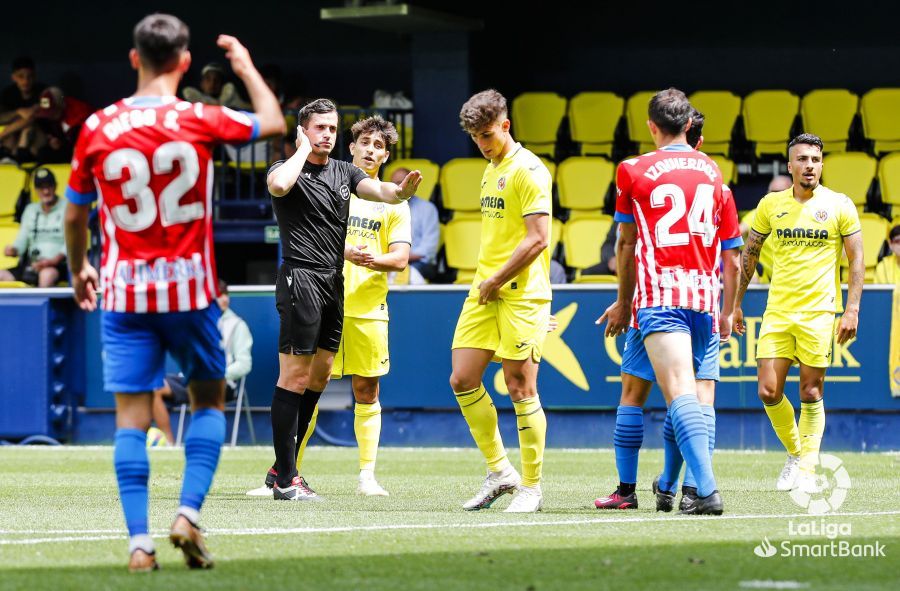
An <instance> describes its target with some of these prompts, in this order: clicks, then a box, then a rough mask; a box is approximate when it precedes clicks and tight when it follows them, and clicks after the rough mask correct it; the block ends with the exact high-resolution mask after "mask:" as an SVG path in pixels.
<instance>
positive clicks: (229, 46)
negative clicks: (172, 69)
mask: <svg viewBox="0 0 900 591" xmlns="http://www.w3.org/2000/svg"><path fill="white" fill-rule="evenodd" d="M216 44H217V45H218V46H219V47H221V48H222V49H224V50H225V57H226V58H228V60H229V61H230V62H231V69H232V70H234V73H235V75H236V76H237V77H238V78H240V79H241V82H243V83H244V86H246V87H247V94H249V95H250V102H251V103H252V104H253V111H254V112H255V114H256V118H257V119H258V120H259V135H260V137H267V136H270V135H284V133H285V131H286V127H285V124H284V115H282V113H281V106H280V105H279V104H278V99H277V98H276V97H275V94H274V93H273V92H272V91H271V89H269V87H268V86H266V83H265V81H264V80H263V77H262V75H261V74H260V73H259V70H257V69H256V66H254V65H253V60H251V59H250V52H249V51H247V48H246V47H244V46H243V45H241V42H240V41H238V40H237V38H235V37H232V36H231V35H219V38H218V39H217V40H216Z"/></svg>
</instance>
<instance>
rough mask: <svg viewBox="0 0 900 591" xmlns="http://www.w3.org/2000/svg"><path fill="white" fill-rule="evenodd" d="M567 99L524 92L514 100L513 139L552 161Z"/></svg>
mask: <svg viewBox="0 0 900 591" xmlns="http://www.w3.org/2000/svg"><path fill="white" fill-rule="evenodd" d="M565 115H566V99H564V98H563V97H561V96H559V95H558V94H556V93H555V92H525V93H522V94H520V95H519V96H517V97H516V98H514V99H513V102H512V124H513V130H512V131H513V136H514V137H515V138H516V139H517V140H519V141H520V142H522V143H523V144H524V145H525V147H527V148H528V149H529V150H531V151H532V152H534V153H535V154H541V155H544V156H549V157H550V158H555V156H556V135H557V133H559V126H560V124H561V123H562V120H563V117H564V116H565Z"/></svg>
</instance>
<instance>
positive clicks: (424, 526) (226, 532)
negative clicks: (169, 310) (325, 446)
mask: <svg viewBox="0 0 900 591" xmlns="http://www.w3.org/2000/svg"><path fill="white" fill-rule="evenodd" d="M881 515H900V511H870V512H858V513H831V514H829V515H827V517H876V516H881ZM803 517H811V516H810V515H809V514H808V513H793V514H788V515H774V514H773V515H722V516H718V517H713V516H709V517H698V516H696V515H675V516H668V517H635V518H624V519H622V518H614V517H600V518H594V519H566V520H558V521H525V522H504V521H494V522H487V523H442V524H436V523H409V524H397V525H347V526H339V527H294V528H237V529H226V528H223V529H209V530H207V534H208V535H209V536H272V535H288V534H333V533H349V532H371V531H398V530H407V531H409V530H438V529H488V528H497V527H556V526H572V525H597V524H603V523H616V524H619V523H657V522H663V521H669V522H672V521H674V522H683V521H696V520H698V519H705V520H710V521H738V520H740V521H755V520H759V519H798V518H803ZM813 517H814V516H813ZM32 531H33V532H34V533H43V534H47V533H50V532H47V531H44V532H38V531H34V530H29V531H28V532H26V531H19V532H14V531H10V530H4V531H3V532H2V533H6V534H19V535H27V533H29V532H32ZM61 531H66V532H68V531H71V530H61ZM83 531H85V532H88V531H91V532H93V531H103V532H106V531H108V530H83ZM167 536H168V533H163V532H159V533H154V534H153V536H152V537H154V538H164V537H167ZM124 539H127V536H125V535H124V534H119V535H94V536H64V537H53V538H30V539H23V540H10V539H5V540H4V539H0V546H19V545H32V544H43V543H52V542H99V541H105V540H124Z"/></svg>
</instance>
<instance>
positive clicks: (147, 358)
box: [100, 304, 225, 394]
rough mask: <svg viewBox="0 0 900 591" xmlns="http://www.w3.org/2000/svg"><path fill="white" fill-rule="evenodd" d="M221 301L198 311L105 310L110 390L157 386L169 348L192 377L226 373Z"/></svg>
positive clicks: (106, 380)
mask: <svg viewBox="0 0 900 591" xmlns="http://www.w3.org/2000/svg"><path fill="white" fill-rule="evenodd" d="M221 315H222V312H221V310H219V307H218V306H217V305H215V304H213V305H211V306H209V307H207V308H206V309H204V310H195V311H192V312H166V313H161V314H136V313H132V312H106V311H104V312H102V317H101V320H100V322H101V340H102V343H103V387H104V389H105V390H107V391H108V392H117V393H123V394H128V393H140V392H151V391H153V390H156V389H157V388H161V387H162V385H163V379H164V378H165V369H166V367H165V366H166V353H169V354H170V355H171V356H172V358H173V359H175V361H176V362H177V363H178V365H179V366H180V368H181V372H182V373H183V374H184V376H185V378H186V380H187V381H190V380H221V379H223V378H224V377H225V351H224V349H223V348H222V336H221V334H220V333H219V328H218V326H217V322H218V320H219V317H220V316H221Z"/></svg>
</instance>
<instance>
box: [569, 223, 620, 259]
mask: <svg viewBox="0 0 900 591" xmlns="http://www.w3.org/2000/svg"><path fill="white" fill-rule="evenodd" d="M612 224H613V219H612V217H611V216H608V215H604V216H598V217H591V218H579V219H574V220H569V221H568V222H566V224H565V225H564V226H563V238H562V239H563V244H565V248H566V264H567V265H568V266H570V267H574V268H575V269H576V270H581V269H586V268H588V267H592V266H594V265H596V264H599V263H600V248H601V247H602V246H603V242H604V241H605V240H606V235H607V234H608V233H609V228H610V226H612Z"/></svg>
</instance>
